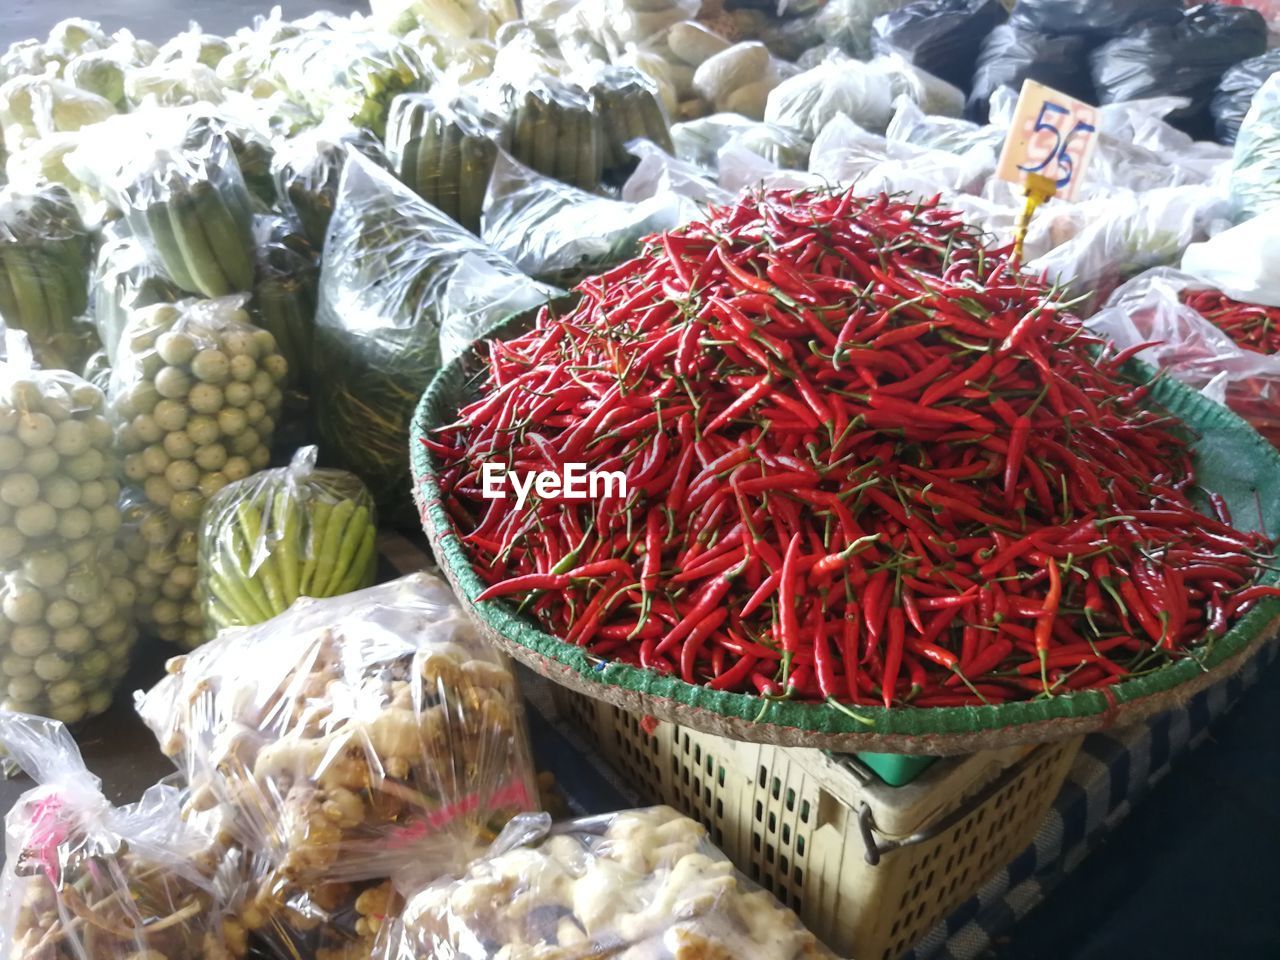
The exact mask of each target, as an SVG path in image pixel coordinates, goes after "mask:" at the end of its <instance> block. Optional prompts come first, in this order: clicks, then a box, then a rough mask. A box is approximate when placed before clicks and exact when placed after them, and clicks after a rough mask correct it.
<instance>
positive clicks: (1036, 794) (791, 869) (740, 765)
mask: <svg viewBox="0 0 1280 960" xmlns="http://www.w3.org/2000/svg"><path fill="white" fill-rule="evenodd" d="M554 700H555V703H556V708H557V710H558V711H559V713H560V714H561V716H562V718H564V719H565V720H567V721H568V723H569V724H570V726H571V727H572V729H573V730H574V731H575V732H576V733H577V734H578V735H579V736H581V737H583V738H584V739H586V740H587V741H588V743H589V745H590V746H591V747H592V748H593V749H595V750H596V751H597V753H598V754H599V755H600V757H601V758H602V759H603V760H605V761H606V762H607V763H609V764H610V765H611V766H612V767H614V768H615V769H616V770H617V771H618V772H619V773H620V774H621V775H622V776H623V777H624V778H625V779H626V780H627V781H628V783H629V785H630V786H632V787H633V788H635V789H636V790H637V792H638V793H639V794H640V795H641V797H642V798H643V800H644V801H645V802H653V803H667V804H670V805H671V806H673V807H675V808H676V809H678V810H681V811H683V812H684V813H686V814H688V815H689V816H691V817H693V818H694V819H696V820H699V821H700V822H702V823H703V824H704V825H706V827H707V829H708V830H709V831H710V833H711V838H712V839H713V840H714V841H715V843H716V845H717V846H719V847H720V848H721V849H722V850H724V852H725V853H726V854H727V855H728V856H729V858H730V859H731V860H732V861H733V862H734V863H735V864H736V865H737V867H738V868H739V869H740V870H742V872H743V873H745V874H746V875H747V876H749V877H751V879H753V880H754V881H756V882H757V883H759V884H760V885H761V886H763V887H764V888H766V889H767V890H769V891H771V892H772V893H773V894H774V895H775V896H777V897H778V899H779V900H781V901H782V902H783V903H785V904H787V905H788V906H790V907H792V908H793V909H794V910H795V911H796V912H797V913H798V914H799V915H800V916H801V918H802V919H803V920H804V922H805V923H806V924H807V925H808V926H809V928H810V929H811V930H812V931H813V932H814V933H815V934H816V935H817V936H818V937H820V938H821V939H822V940H823V941H825V942H826V943H827V945H828V946H830V947H831V948H832V949H833V950H834V951H836V952H837V953H838V954H840V955H841V956H846V957H854V958H855V960H893V958H895V957H898V956H901V955H902V954H903V953H905V952H906V951H907V950H908V949H909V948H910V947H911V945H912V944H913V943H915V941H916V940H917V939H918V938H919V937H921V936H923V935H924V934H925V933H926V932H928V931H929V930H930V929H931V928H932V927H933V926H934V924H936V923H937V922H938V921H939V920H941V919H942V918H943V917H945V916H946V915H947V913H948V912H950V911H951V909H952V908H954V907H955V906H957V905H958V904H960V903H961V902H963V901H964V900H966V899H968V898H969V897H970V896H971V895H972V894H973V893H974V892H975V891H976V890H977V889H978V888H979V887H980V886H981V885H982V883H983V882H984V881H985V880H986V879H987V878H988V877H989V876H991V874H993V873H994V872H995V871H997V870H998V869H1000V868H1001V867H1003V866H1004V865H1005V864H1006V863H1007V862H1008V861H1009V860H1010V859H1012V858H1013V856H1014V855H1016V854H1017V853H1018V851H1020V850H1022V849H1023V848H1024V847H1025V846H1026V845H1027V844H1028V843H1029V842H1030V841H1031V840H1032V839H1033V838H1034V836H1035V832H1036V828H1037V827H1038V826H1039V825H1040V821H1041V820H1042V819H1043V818H1044V816H1045V814H1046V813H1047V812H1048V810H1049V807H1050V805H1051V804H1052V803H1053V800H1054V798H1055V797H1056V796H1057V793H1058V790H1059V789H1060V788H1061V786H1062V783H1063V780H1064V779H1065V777H1066V775H1067V771H1068V769H1069V768H1070V766H1071V762H1072V760H1073V759H1074V757H1075V755H1076V752H1077V750H1078V749H1079V746H1080V741H1081V739H1082V738H1074V739H1071V740H1066V741H1061V742H1059V743H1055V744H1047V745H1044V746H1040V747H1011V748H1008V749H1006V750H999V751H988V752H985V753H980V754H975V755H974V756H971V757H963V758H955V757H948V758H943V759H940V760H938V761H937V762H935V763H934V764H932V765H931V766H930V767H929V769H927V770H925V771H924V772H923V773H921V775H920V776H919V777H918V778H917V779H916V780H914V781H913V782H912V783H910V784H908V785H907V786H902V787H891V786H888V785H886V784H884V783H881V782H880V781H879V780H878V779H877V778H876V777H874V776H872V775H871V774H870V773H869V772H868V771H867V770H866V768H865V767H863V766H862V765H861V764H860V763H859V762H858V761H856V760H854V759H852V758H849V757H842V756H834V755H831V754H828V753H826V752H824V751H821V750H813V749H806V748H797V747H774V746H768V745H763V744H754V743H743V742H739V741H735V740H728V739H725V738H723V737H717V736H712V735H710V734H704V733H699V732H697V731H694V730H689V729H687V728H683V727H677V726H675V725H674V724H671V723H658V724H657V725H656V727H654V726H653V725H652V724H644V725H643V726H642V724H641V718H640V717H638V716H636V715H634V714H629V713H626V712H625V711H623V710H620V709H619V708H617V707H615V706H612V705H611V704H607V703H603V702H601V701H598V700H593V699H591V698H588V697H584V696H582V695H580V694H575V693H572V692H569V691H566V690H563V689H557V690H556V691H555V694H554ZM646 727H648V728H651V729H652V730H653V732H652V733H649V732H647V731H646V729H645V728H646Z"/></svg>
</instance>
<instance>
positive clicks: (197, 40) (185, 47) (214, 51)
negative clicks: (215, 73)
mask: <svg viewBox="0 0 1280 960" xmlns="http://www.w3.org/2000/svg"><path fill="white" fill-rule="evenodd" d="M230 54H231V43H230V42H229V41H228V40H227V39H226V37H220V36H218V35H217V34H214V33H205V32H204V31H203V30H201V29H200V24H198V23H192V24H191V25H190V26H189V27H188V28H187V29H186V30H184V31H182V32H181V33H178V34H175V35H174V36H173V37H171V38H170V39H169V40H168V41H167V42H165V43H164V44H163V45H162V46H161V47H160V50H159V51H158V52H157V53H156V58H155V59H156V60H157V61H158V62H160V63H172V62H175V61H184V62H186V63H199V64H203V65H204V66H206V67H208V68H209V69H211V70H213V69H216V68H217V66H218V64H219V63H221V62H222V60H223V58H224V57H227V56H229V55H230Z"/></svg>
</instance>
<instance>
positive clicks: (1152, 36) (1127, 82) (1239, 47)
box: [1089, 3, 1267, 139]
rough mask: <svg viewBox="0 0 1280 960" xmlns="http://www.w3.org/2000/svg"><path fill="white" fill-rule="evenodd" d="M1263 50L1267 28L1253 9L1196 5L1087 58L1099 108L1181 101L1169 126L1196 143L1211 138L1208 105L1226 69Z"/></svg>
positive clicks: (1094, 52) (1142, 26) (1122, 37)
mask: <svg viewBox="0 0 1280 960" xmlns="http://www.w3.org/2000/svg"><path fill="white" fill-rule="evenodd" d="M1266 50H1267V27H1266V23H1265V22H1264V21H1263V19H1262V15H1261V14H1259V13H1257V12H1256V11H1254V10H1248V9H1242V8H1239V7H1224V6H1220V5H1218V4H1208V3H1206V4H1201V5H1200V6H1196V7H1192V8H1190V9H1189V10H1187V11H1186V12H1185V13H1184V14H1183V15H1182V17H1181V18H1179V19H1178V20H1176V21H1175V22H1173V23H1159V22H1153V23H1145V24H1142V25H1140V26H1138V27H1136V28H1134V29H1133V30H1132V31H1130V32H1128V33H1126V34H1124V35H1123V36H1120V37H1117V38H1116V39H1114V40H1110V41H1108V42H1107V43H1105V44H1103V45H1102V46H1101V47H1098V48H1097V49H1096V50H1094V51H1093V53H1092V54H1090V57H1089V63H1090V69H1091V72H1092V75H1093V85H1094V88H1095V89H1096V90H1097V93H1098V100H1099V102H1101V103H1113V102H1115V101H1117V100H1137V99H1140V98H1142V97H1152V96H1170V95H1172V96H1184V97H1187V98H1188V99H1189V100H1190V105H1189V106H1187V107H1186V108H1185V109H1183V110H1179V111H1177V112H1175V113H1173V114H1171V115H1170V117H1169V122H1170V123H1172V124H1173V125H1174V126H1176V127H1178V128H1179V129H1181V130H1185V131H1186V132H1187V133H1189V134H1191V135H1192V136H1193V137H1196V138H1197V139H1209V138H1210V137H1212V135H1213V124H1212V118H1211V117H1210V116H1209V101H1210V100H1211V99H1212V97H1213V93H1214V90H1215V89H1216V88H1217V86H1218V81H1219V80H1221V79H1222V75H1223V73H1225V72H1226V71H1227V69H1228V68H1229V67H1233V66H1235V65H1236V64H1237V63H1239V62H1240V61H1241V60H1247V59H1249V58H1250V57H1257V56H1260V55H1262V54H1263V53H1265V52H1266Z"/></svg>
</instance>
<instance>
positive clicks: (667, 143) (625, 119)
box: [587, 67, 672, 177]
mask: <svg viewBox="0 0 1280 960" xmlns="http://www.w3.org/2000/svg"><path fill="white" fill-rule="evenodd" d="M587 92H588V93H589V94H590V95H591V104H592V107H593V108H594V110H595V112H596V115H597V116H598V117H599V118H600V127H601V132H602V134H603V139H604V170H605V173H606V174H609V175H611V176H614V177H619V176H621V177H625V176H626V175H627V174H629V173H630V172H631V170H632V169H634V168H635V158H633V157H632V156H631V154H629V153H628V152H627V144H628V143H630V142H631V141H632V140H636V139H645V140H649V141H650V142H652V143H655V144H657V145H658V146H659V147H661V148H662V149H663V150H666V151H667V152H668V153H670V152H671V149H672V147H671V131H670V129H669V126H668V123H667V118H666V116H665V115H664V114H663V112H662V104H661V102H660V101H659V99H658V94H657V91H656V89H655V87H654V85H653V83H652V82H651V81H650V80H649V79H648V77H646V76H645V75H644V74H643V73H641V72H640V71H639V70H636V69H633V68H631V67H602V68H600V69H599V70H597V71H596V72H595V73H594V75H593V76H592V77H591V84H590V86H589V87H588V88H587Z"/></svg>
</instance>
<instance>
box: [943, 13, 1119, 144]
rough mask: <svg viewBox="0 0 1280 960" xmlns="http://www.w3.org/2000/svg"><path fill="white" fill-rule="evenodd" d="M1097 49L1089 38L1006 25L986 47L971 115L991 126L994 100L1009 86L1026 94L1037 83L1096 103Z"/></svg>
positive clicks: (975, 79)
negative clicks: (1093, 69)
mask: <svg viewBox="0 0 1280 960" xmlns="http://www.w3.org/2000/svg"><path fill="white" fill-rule="evenodd" d="M1093 45H1094V44H1093V40H1092V39H1091V38H1090V37H1088V36H1086V35H1084V34H1079V33H1076V34H1069V33H1067V34H1061V35H1059V36H1053V35H1051V34H1048V33H1041V32H1040V31H1039V30H1031V29H1029V28H1027V27H1023V26H1019V25H1018V24H1016V23H1013V22H1010V23H1003V24H1001V25H1000V26H998V27H996V28H995V29H994V30H992V31H991V33H990V34H988V35H987V39H986V42H985V43H983V45H982V53H981V54H980V55H979V56H978V68H977V70H975V71H974V74H973V84H972V86H971V88H970V91H969V101H968V103H967V104H966V106H965V116H967V117H968V118H969V119H970V120H974V121H976V122H978V123H986V122H987V110H988V108H989V106H990V103H991V95H992V94H993V93H995V92H996V91H997V90H999V89H1000V88H1001V87H1004V86H1008V87H1012V88H1013V89H1014V90H1020V89H1021V88H1022V81H1023V80H1036V81H1038V82H1040V83H1043V84H1044V85H1045V86H1048V87H1052V88H1053V89H1054V90H1060V91H1061V92H1063V93H1065V94H1067V95H1068V96H1072V97H1075V98H1076V99H1078V100H1083V101H1084V102H1085V103H1095V102H1096V100H1095V98H1096V96H1097V94H1096V93H1095V92H1094V89H1093V81H1092V80H1091V79H1090V77H1089V51H1090V50H1091V49H1093Z"/></svg>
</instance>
